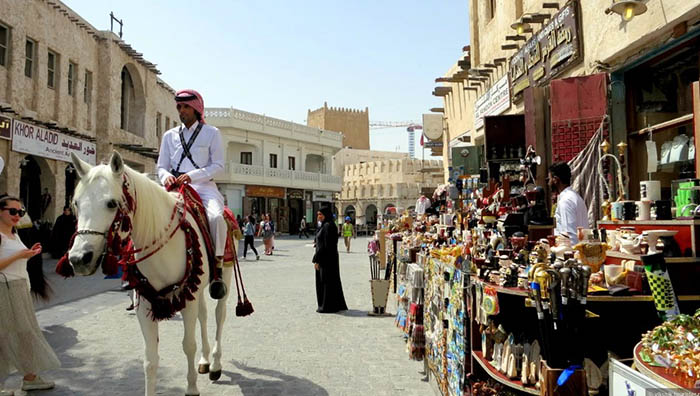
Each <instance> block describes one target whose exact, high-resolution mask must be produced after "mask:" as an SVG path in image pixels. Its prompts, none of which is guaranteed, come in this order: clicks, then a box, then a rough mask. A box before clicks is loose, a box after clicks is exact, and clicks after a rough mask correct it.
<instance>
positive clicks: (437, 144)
mask: <svg viewBox="0 0 700 396" xmlns="http://www.w3.org/2000/svg"><path fill="white" fill-rule="evenodd" d="M423 147H425V148H442V140H429V141H427V142H425V145H424V146H423Z"/></svg>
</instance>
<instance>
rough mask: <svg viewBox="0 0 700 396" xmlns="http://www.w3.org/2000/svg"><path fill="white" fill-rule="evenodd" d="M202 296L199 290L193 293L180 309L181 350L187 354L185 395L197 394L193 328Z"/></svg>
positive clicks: (195, 345)
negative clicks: (182, 326)
mask: <svg viewBox="0 0 700 396" xmlns="http://www.w3.org/2000/svg"><path fill="white" fill-rule="evenodd" d="M202 298H204V295H203V294H202V292H201V290H200V291H198V292H197V294H196V295H195V300H197V301H193V302H192V303H190V304H187V306H185V309H183V310H182V321H183V322H184V324H185V336H184V337H183V338H182V350H183V351H184V352H185V355H187V392H185V395H187V396H194V395H199V390H198V389H197V370H196V369H195V367H194V355H195V353H197V340H196V339H195V333H196V332H195V330H196V327H197V317H198V313H199V301H198V300H199V299H202Z"/></svg>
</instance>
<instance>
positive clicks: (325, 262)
mask: <svg viewBox="0 0 700 396" xmlns="http://www.w3.org/2000/svg"><path fill="white" fill-rule="evenodd" d="M330 219H331V221H326V222H324V223H323V225H322V226H321V228H320V229H319V230H318V232H317V233H316V254H314V258H313V260H312V261H313V262H314V263H317V264H318V265H319V266H320V267H321V268H320V269H319V270H318V271H316V300H317V302H318V309H317V310H316V311H317V312H322V313H333V312H338V311H345V310H347V309H348V306H347V305H346V304H345V296H344V295H343V284H342V283H341V281H340V262H339V261H340V260H339V258H338V228H337V227H336V226H335V224H333V221H332V217H331V218H330Z"/></svg>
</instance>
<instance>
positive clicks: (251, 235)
mask: <svg viewBox="0 0 700 396" xmlns="http://www.w3.org/2000/svg"><path fill="white" fill-rule="evenodd" d="M246 220H247V221H246V223H245V226H244V227H243V258H245V256H246V253H247V252H248V246H250V249H251V250H253V253H255V259H256V260H260V255H259V254H258V251H257V250H255V219H253V216H248V218H247V219H246Z"/></svg>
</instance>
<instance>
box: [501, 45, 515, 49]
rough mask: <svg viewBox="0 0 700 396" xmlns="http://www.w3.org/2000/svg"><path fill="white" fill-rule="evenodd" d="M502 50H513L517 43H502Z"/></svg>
mask: <svg viewBox="0 0 700 396" xmlns="http://www.w3.org/2000/svg"><path fill="white" fill-rule="evenodd" d="M501 49H502V50H514V49H518V44H503V45H501Z"/></svg>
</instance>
